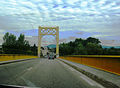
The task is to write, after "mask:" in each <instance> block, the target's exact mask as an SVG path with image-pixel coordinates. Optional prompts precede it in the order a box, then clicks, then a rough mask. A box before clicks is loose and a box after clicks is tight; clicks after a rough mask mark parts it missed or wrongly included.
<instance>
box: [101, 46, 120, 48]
mask: <svg viewBox="0 0 120 88" xmlns="http://www.w3.org/2000/svg"><path fill="white" fill-rule="evenodd" d="M111 47H114V48H120V46H102V48H111Z"/></svg>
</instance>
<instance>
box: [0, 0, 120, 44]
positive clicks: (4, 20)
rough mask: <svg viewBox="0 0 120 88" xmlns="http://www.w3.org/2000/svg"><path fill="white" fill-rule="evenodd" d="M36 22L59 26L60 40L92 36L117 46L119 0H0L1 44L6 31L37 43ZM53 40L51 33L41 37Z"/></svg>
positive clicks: (50, 42) (65, 40)
mask: <svg viewBox="0 0 120 88" xmlns="http://www.w3.org/2000/svg"><path fill="white" fill-rule="evenodd" d="M38 26H59V28H60V29H59V31H60V42H69V41H71V40H75V39H76V38H84V39H85V38H87V37H95V38H98V39H100V41H101V44H102V45H106V46H120V0H0V44H2V43H3V40H2V37H3V35H4V34H5V33H6V32H10V33H13V34H15V35H16V36H19V34H20V33H23V34H25V36H26V39H27V40H28V41H29V42H30V44H31V45H33V44H34V43H35V44H37V39H38V38H37V36H38V33H37V32H38ZM50 39H51V40H50ZM48 40H49V42H47V41H48ZM54 42H55V38H54V37H53V36H46V37H45V36H44V37H43V39H42V43H43V45H47V44H52V43H54Z"/></svg>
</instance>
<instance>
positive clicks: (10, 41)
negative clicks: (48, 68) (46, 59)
mask: <svg viewBox="0 0 120 88" xmlns="http://www.w3.org/2000/svg"><path fill="white" fill-rule="evenodd" d="M3 41H4V42H3V44H2V49H3V54H27V55H37V46H36V45H35V44H34V45H33V46H31V45H30V44H29V42H28V41H27V40H25V35H24V34H20V36H19V37H18V38H17V37H16V36H15V35H13V34H11V33H8V32H7V33H6V34H5V35H4V37H3Z"/></svg>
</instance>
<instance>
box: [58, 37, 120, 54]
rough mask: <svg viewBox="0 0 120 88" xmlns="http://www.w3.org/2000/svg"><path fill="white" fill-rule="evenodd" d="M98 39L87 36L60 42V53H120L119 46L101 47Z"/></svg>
mask: <svg viewBox="0 0 120 88" xmlns="http://www.w3.org/2000/svg"><path fill="white" fill-rule="evenodd" d="M100 43H101V42H100V40H99V39H96V38H92V37H89V38H87V39H81V38H77V39H75V41H70V42H68V43H61V44H60V45H59V47H60V55H61V56H64V55H120V48H114V47H112V48H102V45H101V44H100Z"/></svg>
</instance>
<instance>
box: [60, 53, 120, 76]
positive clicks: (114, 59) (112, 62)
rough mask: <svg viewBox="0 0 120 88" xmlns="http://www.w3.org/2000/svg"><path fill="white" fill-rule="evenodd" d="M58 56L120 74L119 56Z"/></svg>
mask: <svg viewBox="0 0 120 88" xmlns="http://www.w3.org/2000/svg"><path fill="white" fill-rule="evenodd" d="M60 58H61V59H65V60H69V61H73V62H76V63H80V64H83V65H87V66H90V67H94V68H96V69H101V70H104V71H107V72H111V73H114V74H117V75H120V56H107V55H71V56H60Z"/></svg>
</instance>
